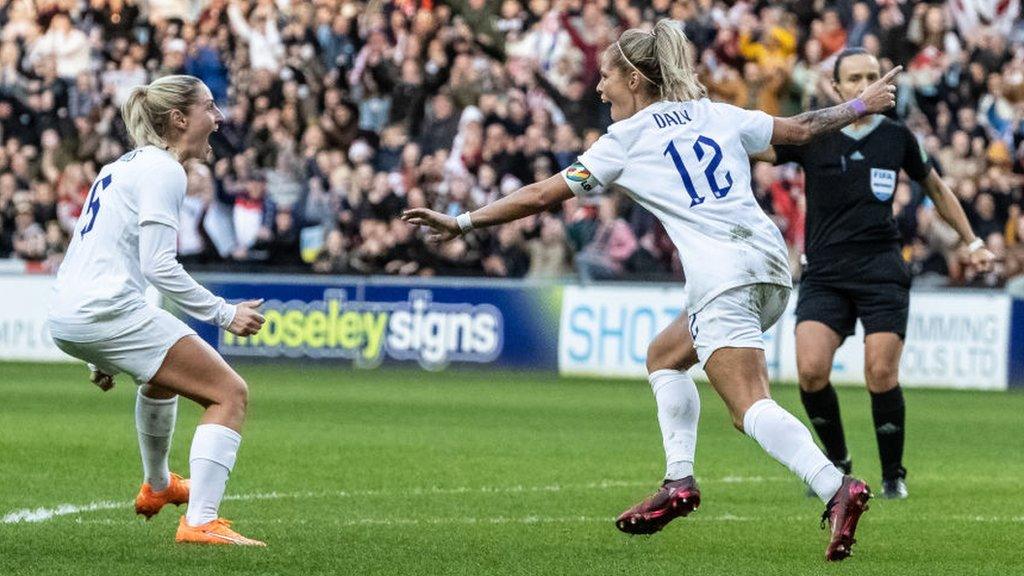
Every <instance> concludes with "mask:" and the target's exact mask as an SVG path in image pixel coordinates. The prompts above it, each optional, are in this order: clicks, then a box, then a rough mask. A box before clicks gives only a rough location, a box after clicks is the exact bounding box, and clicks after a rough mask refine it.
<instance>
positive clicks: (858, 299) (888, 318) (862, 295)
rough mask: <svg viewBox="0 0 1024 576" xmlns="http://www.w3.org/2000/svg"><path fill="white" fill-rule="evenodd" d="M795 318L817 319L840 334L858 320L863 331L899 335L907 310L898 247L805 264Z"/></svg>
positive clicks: (905, 272)
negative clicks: (824, 265) (810, 264)
mask: <svg viewBox="0 0 1024 576" xmlns="http://www.w3.org/2000/svg"><path fill="white" fill-rule="evenodd" d="M798 294H799V295H798V297H797V302H796V321H797V323H798V324H799V323H800V322H803V321H805V320H814V321H817V322H821V323H822V324H824V325H826V326H828V327H829V328H831V329H832V330H835V332H836V333H837V334H839V335H840V336H842V337H843V338H844V339H845V338H846V337H847V336H850V335H852V334H853V333H854V328H855V326H856V323H857V319H858V318H860V321H861V323H862V324H863V325H864V333H865V335H867V334H873V333H876V332H891V333H894V334H897V335H898V336H899V337H900V340H903V339H904V338H905V337H906V334H907V317H908V316H909V314H910V273H909V270H908V269H907V266H906V264H905V263H904V262H903V258H902V257H901V256H900V254H899V253H898V252H885V253H882V254H869V255H864V256H857V257H852V258H842V259H839V260H833V261H832V262H829V263H828V265H827V267H821V266H817V267H816V266H808V267H806V268H805V269H804V276H803V277H802V279H801V281H800V291H799V293H798Z"/></svg>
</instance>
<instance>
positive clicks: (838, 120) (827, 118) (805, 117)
mask: <svg viewBox="0 0 1024 576" xmlns="http://www.w3.org/2000/svg"><path fill="white" fill-rule="evenodd" d="M857 118H860V114H859V113H857V111H856V110H854V109H853V106H852V105H850V103H849V102H843V103H842V104H838V105H836V106H831V107H829V108H822V109H821V110H812V111H810V112H804V113H803V114H799V115H797V116H794V117H793V120H795V121H796V122H799V123H800V125H801V126H803V127H804V128H806V129H807V130H808V131H809V132H810V139H813V138H816V137H818V136H820V135H821V134H824V133H826V132H832V131H833V130H838V129H840V128H842V127H843V126H846V125H847V124H849V123H850V122H853V121H854V120H856V119H857Z"/></svg>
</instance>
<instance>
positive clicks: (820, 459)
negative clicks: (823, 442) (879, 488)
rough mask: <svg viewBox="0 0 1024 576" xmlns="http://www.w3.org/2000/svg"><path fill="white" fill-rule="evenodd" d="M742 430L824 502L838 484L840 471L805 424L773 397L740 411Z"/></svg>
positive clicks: (841, 477)
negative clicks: (742, 413) (819, 446)
mask: <svg viewBox="0 0 1024 576" xmlns="http://www.w3.org/2000/svg"><path fill="white" fill-rule="evenodd" d="M743 431H744V432H746V434H747V436H750V437H751V438H753V439H754V440H757V443H758V444H760V445H761V448H764V451H765V452H767V453H768V454H769V455H771V457H772V458H775V459H776V460H777V461H779V462H780V463H782V464H783V465H785V466H786V467H787V468H789V469H790V470H791V471H793V473H794V474H796V475H797V476H799V477H800V479H802V480H803V481H804V482H805V483H807V484H808V485H809V486H810V487H811V489H812V490H814V493H815V494H817V495H818V498H821V500H822V502H828V501H829V499H831V498H832V496H833V495H835V493H836V491H838V490H839V486H840V485H842V483H843V473H842V472H840V471H839V469H838V468H836V467H835V466H834V465H833V464H832V463H831V462H829V460H828V458H826V457H825V454H823V453H822V451H821V449H819V448H818V446H817V445H816V444H815V443H814V440H813V439H812V438H811V433H810V432H809V431H808V430H807V427H806V426H804V425H803V424H801V423H800V421H799V420H797V419H796V418H795V417H794V416H793V415H792V414H790V413H789V412H786V411H785V410H783V408H782V407H781V406H779V405H778V404H776V403H775V401H774V400H771V399H770V398H764V399H761V400H758V401H757V402H754V404H753V405H752V406H751V407H750V409H748V410H747V413H746V414H744V415H743Z"/></svg>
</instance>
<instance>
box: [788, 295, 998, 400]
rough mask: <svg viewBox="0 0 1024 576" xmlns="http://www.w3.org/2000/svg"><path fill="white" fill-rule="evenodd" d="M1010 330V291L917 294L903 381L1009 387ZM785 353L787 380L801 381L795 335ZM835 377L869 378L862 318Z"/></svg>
mask: <svg viewBox="0 0 1024 576" xmlns="http://www.w3.org/2000/svg"><path fill="white" fill-rule="evenodd" d="M795 300H796V298H793V301H794V302H795ZM792 304H793V303H791V305H792ZM790 332H792V331H791V330H790ZM1009 334H1010V298H1009V296H1007V295H1006V294H1002V293H969V292H945V293H944V292H912V293H911V295H910V319H909V321H908V322H907V337H906V341H905V343H904V348H903V357H902V361H901V362H900V384H901V385H903V386H907V387H914V386H923V387H936V388H967V389H975V390H1005V389H1006V387H1007V366H1008V361H1009V358H1008V357H1007V353H1008V350H1009ZM781 354H782V360H783V362H782V371H781V377H782V379H784V380H796V377H797V371H796V350H795V343H794V341H793V338H792V333H790V334H788V337H787V338H784V345H783V347H782V350H781ZM832 381H833V382H835V383H856V384H863V382H864V327H863V326H861V324H860V323H859V322H858V323H857V332H856V334H854V335H853V336H850V337H849V338H847V339H846V342H844V343H843V345H842V347H840V348H839V351H838V352H837V353H836V358H835V362H834V363H833V365H832Z"/></svg>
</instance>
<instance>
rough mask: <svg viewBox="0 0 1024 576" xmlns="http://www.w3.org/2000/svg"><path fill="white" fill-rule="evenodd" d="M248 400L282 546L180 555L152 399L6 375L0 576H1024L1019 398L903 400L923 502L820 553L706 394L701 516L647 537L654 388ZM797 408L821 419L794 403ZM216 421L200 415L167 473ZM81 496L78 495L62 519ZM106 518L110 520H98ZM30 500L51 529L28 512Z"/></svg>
mask: <svg viewBox="0 0 1024 576" xmlns="http://www.w3.org/2000/svg"><path fill="white" fill-rule="evenodd" d="M240 372H241V373H242V374H243V375H244V376H245V377H246V378H247V380H248V381H249V383H250V387H251V390H252V393H251V401H250V417H249V421H248V423H247V427H246V429H245V431H244V434H243V437H244V440H243V443H242V449H241V452H240V455H239V459H238V465H237V466H236V468H235V471H234V473H233V475H232V478H231V481H230V483H229V485H228V494H229V499H228V500H227V501H226V502H225V503H224V504H223V506H222V513H223V515H224V516H226V517H228V518H230V519H232V520H234V521H235V527H236V528H237V529H238V530H239V531H240V532H241V533H243V534H245V535H249V536H252V537H256V538H261V539H265V540H266V541H267V542H268V544H269V547H268V548H266V549H262V550H260V549H235V548H232V549H227V548H208V547H195V546H181V545H176V544H174V542H173V536H174V529H175V526H176V524H177V521H178V516H179V514H180V513H182V512H183V510H184V508H181V509H177V510H176V509H173V508H169V509H164V511H163V512H162V513H161V514H160V515H158V516H157V517H156V518H154V519H153V520H152V521H151V522H148V523H147V522H144V521H143V520H142V519H141V518H138V517H135V516H134V515H133V511H132V510H131V508H130V505H129V502H130V500H131V499H132V498H133V497H134V495H135V491H136V490H137V489H138V483H139V481H140V476H141V471H140V464H139V460H138V453H137V445H136V439H135V432H134V424H133V416H132V414H133V408H132V406H133V403H134V389H135V387H134V386H133V385H132V384H131V383H130V382H129V381H128V379H126V378H119V379H118V384H117V387H116V388H115V389H114V390H113V391H111V392H109V393H106V394H104V393H101V392H100V391H99V390H98V389H97V388H95V387H94V386H92V385H91V384H89V383H88V382H87V380H86V372H85V368H84V367H81V366H71V365H29V364H0V518H2V521H0V574H3V575H11V576H13V575H22V574H24V575H32V576H36V575H46V574H75V575H77V574H102V575H115V574H126V575H131V576H139V575H147V574H154V575H164V574H202V575H208V574H239V575H241V574H245V575H262V574H297V575H312V574H353V575H368V574H381V575H413V574H424V575H435V574H437V575H441V574H467V575H483V574H487V575H490V574H523V575H549V574H550V575H575V574H588V575H590V574H641V575H656V574H672V575H705V574H707V575H718V574H728V575H746V574H751V575H753V574H757V575H768V574H779V575H783V574H784V575H787V576H788V575H798V574H815V575H817V574H850V575H861V574H886V575H897V574H898V575H915V574H921V575H928V576H938V575H946V574H949V575H965V574H999V575H1004V574H1005V575H1013V574H1024V552H1022V551H1021V540H1022V536H1024V496H1022V492H1024V491H1022V488H1024V480H1022V478H1024V448H1022V447H1024V426H1022V424H1024V395H1022V394H1016V393H979V392H973V393H972V392H954V391H933V390H908V391H907V393H906V397H907V406H908V424H907V427H908V444H907V448H908V453H907V458H906V463H907V467H908V468H909V470H910V475H909V478H908V482H909V486H910V491H911V497H910V499H909V500H908V501H905V502H889V501H881V500H877V499H876V500H873V501H872V505H871V510H870V511H869V512H868V513H867V514H866V515H865V516H864V518H863V520H862V523H861V527H860V530H859V532H858V537H859V538H858V539H859V542H858V544H857V546H856V548H855V555H854V556H853V557H852V558H850V559H849V560H847V561H846V562H843V563H842V564H838V565H828V564H826V563H825V562H824V560H823V551H824V548H825V544H826V535H825V533H824V532H823V531H821V530H820V529H819V526H818V517H819V514H820V512H821V510H822V507H821V504H820V503H819V502H818V501H817V500H814V499H810V498H807V497H806V496H804V488H803V486H802V485H801V484H800V483H799V481H798V480H796V479H795V478H793V477H792V476H791V475H790V474H789V473H788V471H786V470H785V469H783V468H782V467H781V466H779V465H778V464H776V463H775V462H774V461H772V460H770V459H769V458H768V457H767V456H766V455H765V454H763V453H762V452H761V450H760V448H759V447H758V446H757V445H756V444H755V443H754V441H753V440H751V439H749V438H747V437H745V436H743V435H741V434H739V433H737V432H736V431H735V430H733V429H732V428H731V426H730V424H729V421H728V417H727V415H726V413H725V410H724V407H723V405H722V403H721V402H720V401H719V400H718V398H717V397H716V396H715V394H714V393H713V391H712V390H711V389H710V388H708V387H707V386H706V385H702V386H701V387H700V392H701V397H702V401H703V414H702V419H701V424H700V432H701V436H700V440H699V442H698V451H697V471H698V479H699V480H700V482H701V487H702V490H703V497H704V498H703V500H704V503H703V505H702V507H701V509H700V510H699V511H698V512H697V513H696V514H694V515H692V516H690V517H689V518H685V519H682V520H677V521H675V522H673V523H672V524H670V525H669V526H668V527H667V528H666V529H665V530H664V531H663V532H662V533H660V534H657V535H655V536H652V537H628V536H625V535H623V534H620V533H619V532H618V531H617V530H616V529H615V528H614V526H613V523H612V520H613V518H614V517H615V516H616V515H617V514H618V513H619V512H621V511H622V510H623V509H625V508H626V507H627V506H629V505H631V504H633V503H634V502H635V501H636V500H638V499H639V498H641V497H643V496H645V495H647V494H648V493H649V492H650V491H651V490H652V489H653V488H655V486H656V485H657V484H658V481H659V480H660V477H661V473H662V465H663V462H662V451H661V436H660V434H659V433H658V428H657V420H656V417H655V411H654V401H653V398H652V395H651V392H650V389H649V387H648V386H647V385H646V383H644V382H642V381H590V380H578V379H560V378H557V377H555V376H551V375H540V374H525V373H520V374H514V373H503V372H494V371H477V372H460V373H452V372H447V373H439V374H427V373H422V372H412V371H372V372H371V371H355V370H352V369H349V368H347V367H339V368H336V369H323V368H309V367H302V366H298V365H293V366H263V365H242V366H240ZM839 393H840V397H841V401H842V407H843V416H844V418H845V421H846V425H847V436H848V438H849V440H850V444H851V449H852V451H853V457H854V464H855V472H858V473H860V474H861V475H863V476H864V477H865V478H866V479H867V480H868V481H869V483H871V484H873V485H877V484H878V459H877V455H876V449H875V444H874V437H873V433H872V428H871V423H870V411H869V401H868V397H867V392H866V391H865V390H864V389H863V388H843V389H841V390H840V392H839ZM774 395H775V397H776V399H778V400H779V402H780V403H781V404H782V405H783V406H785V407H787V408H788V409H790V410H791V411H793V413H794V414H797V415H798V416H800V417H801V418H803V410H802V408H801V407H800V405H799V401H798V398H797V393H796V389H795V388H794V387H793V386H785V385H780V386H777V387H776V388H775V390H774ZM198 415H199V410H198V409H197V408H196V407H194V405H192V404H191V403H187V402H183V403H182V407H181V410H180V412H179V421H178V428H177V432H176V437H175V445H174V448H173V450H172V454H171V461H172V469H174V470H176V471H180V472H182V473H185V474H187V472H188V470H187V458H188V445H189V442H190V440H191V436H192V431H193V427H194V425H195V423H196V421H197V418H198ZM62 505H69V506H67V507H64V508H63V509H62V508H60V507H61V506H62ZM90 506H91V507H90ZM25 510H32V511H33V512H32V514H34V515H35V517H36V519H37V520H38V518H39V517H41V516H46V515H47V514H51V513H52V514H53V515H52V516H51V517H49V518H48V519H43V520H38V521H34V522H27V521H15V520H16V519H18V518H22V517H24V516H26V515H27V514H26V513H24V512H19V511H25Z"/></svg>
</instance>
